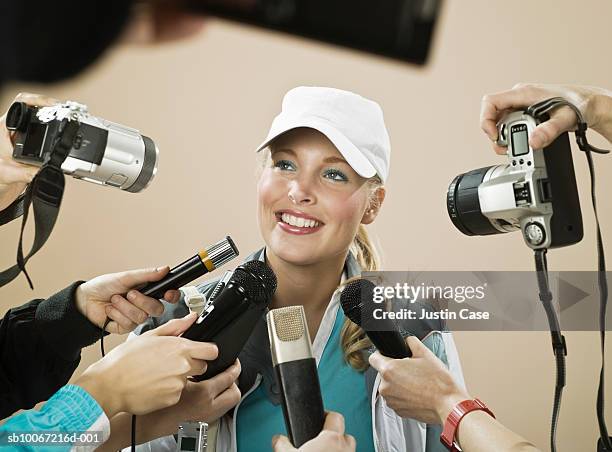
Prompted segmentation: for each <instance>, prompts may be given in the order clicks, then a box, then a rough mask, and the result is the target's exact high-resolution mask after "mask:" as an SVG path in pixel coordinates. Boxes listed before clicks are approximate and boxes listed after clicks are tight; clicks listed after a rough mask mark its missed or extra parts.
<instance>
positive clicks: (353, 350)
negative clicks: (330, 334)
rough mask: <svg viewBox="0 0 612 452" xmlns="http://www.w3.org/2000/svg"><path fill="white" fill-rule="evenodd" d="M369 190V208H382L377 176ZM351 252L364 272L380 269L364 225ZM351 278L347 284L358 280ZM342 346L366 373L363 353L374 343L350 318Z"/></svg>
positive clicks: (355, 366)
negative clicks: (378, 195) (378, 193)
mask: <svg viewBox="0 0 612 452" xmlns="http://www.w3.org/2000/svg"><path fill="white" fill-rule="evenodd" d="M367 183H368V189H369V196H368V198H369V206H368V208H376V209H378V208H379V207H380V205H379V200H378V197H377V193H376V192H377V191H378V189H379V188H382V186H383V185H382V182H381V181H380V179H379V178H378V176H375V177H373V178H371V179H369V180H368V182H367ZM349 251H350V252H351V253H352V254H353V256H354V257H355V259H356V260H357V263H358V264H359V267H361V270H362V271H376V270H378V269H380V257H379V254H378V251H377V250H376V247H375V246H374V244H373V243H372V241H371V239H370V236H369V234H368V231H367V229H366V227H365V226H364V225H363V224H360V225H359V229H358V230H357V234H356V235H355V238H354V239H353V243H352V244H351V246H350V248H349ZM357 278H358V277H355V278H351V279H349V280H348V281H346V282H345V284H347V283H348V282H350V281H352V280H354V279H357ZM340 344H341V346H342V351H343V352H344V359H345V360H346V362H347V363H348V364H349V365H350V366H351V367H352V368H353V369H355V370H358V371H365V370H366V369H367V368H368V365H369V364H368V361H367V360H366V358H365V355H364V353H363V351H364V350H365V349H366V348H368V347H370V346H372V342H370V339H368V337H367V336H366V334H365V332H364V331H363V330H362V329H361V327H359V326H358V325H357V324H355V323H353V322H352V321H351V320H349V319H348V317H347V318H346V319H345V320H344V324H343V325H342V331H341V333H340Z"/></svg>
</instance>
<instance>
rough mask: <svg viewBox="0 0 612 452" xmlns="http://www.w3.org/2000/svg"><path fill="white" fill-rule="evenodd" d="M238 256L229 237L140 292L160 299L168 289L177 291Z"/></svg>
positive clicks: (181, 264)
mask: <svg viewBox="0 0 612 452" xmlns="http://www.w3.org/2000/svg"><path fill="white" fill-rule="evenodd" d="M236 256H238V248H236V245H235V244H234V242H233V240H232V239H231V237H230V236H227V237H225V238H224V239H223V240H221V241H219V242H217V243H215V244H214V245H211V246H209V247H208V248H204V249H203V250H201V251H199V252H198V254H196V255H195V256H193V257H190V258H189V259H187V260H186V261H185V262H181V263H180V264H178V265H177V266H176V267H174V268H172V269H171V270H170V271H169V272H168V274H167V275H166V276H164V277H163V278H162V279H161V280H159V281H155V282H152V283H149V284H147V285H146V286H145V287H143V288H142V289H141V290H140V292H142V293H143V294H145V295H147V296H149V297H153V298H158V299H159V298H162V297H163V296H164V293H166V291H167V290H170V289H178V288H179V287H182V286H184V285H186V284H189V283H190V282H191V281H193V280H194V279H196V278H199V277H200V276H202V275H205V274H206V273H208V272H211V271H213V270H214V269H216V268H218V267H221V266H222V265H223V264H226V263H227V262H229V261H231V260H232V259H233V258H235V257H236Z"/></svg>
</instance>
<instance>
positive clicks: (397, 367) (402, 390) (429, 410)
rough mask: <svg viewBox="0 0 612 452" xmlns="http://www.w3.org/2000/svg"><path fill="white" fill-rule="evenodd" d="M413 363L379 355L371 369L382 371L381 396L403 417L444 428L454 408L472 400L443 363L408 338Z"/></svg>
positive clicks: (372, 363) (414, 339)
mask: <svg viewBox="0 0 612 452" xmlns="http://www.w3.org/2000/svg"><path fill="white" fill-rule="evenodd" d="M406 343H407V344H408V345H409V346H410V349H411V350H412V352H413V355H412V358H410V359H391V358H388V357H386V356H383V355H382V354H381V353H379V352H376V353H374V354H372V355H371V356H370V365H371V366H372V367H373V368H375V369H376V370H378V373H379V374H380V377H381V383H380V386H379V388H378V392H379V393H380V395H382V396H383V397H384V399H385V401H386V402H387V405H389V406H390V407H391V408H392V409H393V410H395V412H396V413H397V414H399V415H400V416H401V417H406V418H413V419H416V420H418V421H421V422H425V423H427V424H443V423H444V421H445V420H446V418H447V417H448V414H449V413H450V411H451V410H452V409H453V407H454V406H455V405H456V404H457V403H459V402H461V401H462V400H467V399H470V398H471V397H470V396H469V395H468V394H467V393H466V392H465V390H464V389H463V388H461V387H460V386H459V385H458V384H457V382H455V380H454V379H453V376H452V375H451V373H450V372H449V371H448V369H447V368H446V366H445V365H444V363H443V362H442V361H440V360H439V359H438V357H437V356H436V355H434V354H433V352H432V351H431V350H429V349H428V348H427V347H426V346H425V345H423V343H422V342H421V341H420V340H418V339H417V338H416V337H414V336H409V337H407V338H406Z"/></svg>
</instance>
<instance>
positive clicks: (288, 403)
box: [267, 306, 325, 447]
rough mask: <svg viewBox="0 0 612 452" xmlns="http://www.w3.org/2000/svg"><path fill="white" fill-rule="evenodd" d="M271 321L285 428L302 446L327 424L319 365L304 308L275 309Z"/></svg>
mask: <svg viewBox="0 0 612 452" xmlns="http://www.w3.org/2000/svg"><path fill="white" fill-rule="evenodd" d="M267 320H268V336H269V337H270V351H271V352H272V364H273V365H274V370H275V373H276V381H277V383H278V386H279V388H280V393H281V398H282V405H283V416H284V418H285V426H286V427H287V433H288V435H289V439H290V440H291V442H292V443H293V445H294V446H295V447H300V446H301V445H302V444H304V443H305V442H306V441H309V440H311V439H312V438H314V437H316V436H317V435H318V434H319V433H320V432H321V430H322V429H323V424H324V422H325V411H324V409H323V399H322V397H321V386H320V384H319V374H318V373H317V362H316V360H315V358H314V356H313V354H312V346H311V344H310V335H309V333H308V325H307V323H306V315H305V314H304V307H303V306H289V307H286V308H279V309H272V310H270V312H269V313H268V318H267Z"/></svg>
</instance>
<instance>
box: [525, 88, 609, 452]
mask: <svg viewBox="0 0 612 452" xmlns="http://www.w3.org/2000/svg"><path fill="white" fill-rule="evenodd" d="M563 106H567V107H569V108H571V109H572V110H573V112H574V113H575V114H576V117H577V118H578V126H577V128H576V132H575V133H576V143H577V144H578V148H579V149H580V150H581V151H582V152H584V154H585V156H586V159H587V163H588V166H589V174H590V177H591V202H592V204H593V212H594V214H595V225H596V227H597V264H598V265H597V282H598V285H599V336H600V342H601V344H600V347H601V370H600V371H599V387H598V389H597V422H598V424H599V435H600V437H599V440H598V441H597V452H612V438H611V437H610V436H608V428H607V426H606V419H605V415H604V403H605V390H604V369H605V347H606V311H607V307H608V281H607V278H606V260H605V254H604V247H603V240H602V238H601V228H600V226H599V215H598V214H597V199H596V195H595V166H594V164H593V156H592V155H591V152H595V153H597V154H609V153H610V151H608V150H605V149H599V148H597V147H595V146H592V145H591V144H590V143H589V142H588V140H587V137H586V130H587V128H588V124H587V123H586V121H585V120H584V116H583V115H582V112H581V111H580V109H579V108H578V107H576V106H575V105H574V104H572V103H571V102H569V101H568V100H566V99H564V98H562V97H553V98H551V99H547V100H544V101H542V102H539V103H537V104H534V105H532V106H531V107H529V108H528V109H527V110H526V113H527V114H530V115H531V116H533V117H535V118H538V119H543V120H546V119H548V112H550V111H551V110H553V109H555V108H558V107H563Z"/></svg>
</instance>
